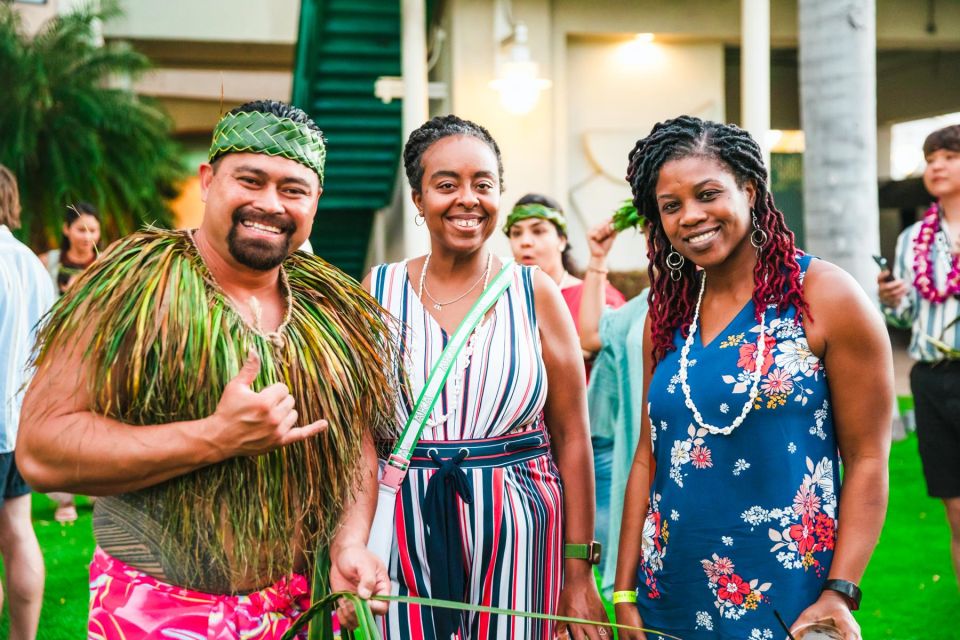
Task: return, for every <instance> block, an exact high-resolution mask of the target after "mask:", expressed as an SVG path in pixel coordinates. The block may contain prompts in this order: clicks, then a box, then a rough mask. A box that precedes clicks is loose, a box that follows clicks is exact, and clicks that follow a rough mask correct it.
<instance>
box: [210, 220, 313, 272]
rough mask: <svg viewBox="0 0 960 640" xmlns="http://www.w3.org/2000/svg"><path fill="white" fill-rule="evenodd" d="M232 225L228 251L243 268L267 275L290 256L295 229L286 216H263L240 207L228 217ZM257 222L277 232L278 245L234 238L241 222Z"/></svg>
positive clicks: (257, 240)
mask: <svg viewBox="0 0 960 640" xmlns="http://www.w3.org/2000/svg"><path fill="white" fill-rule="evenodd" d="M231 219H232V221H233V225H232V226H231V227H230V232H229V233H228V234H227V248H228V249H229V250H230V255H231V256H233V259H234V260H236V261H237V262H239V263H240V264H242V265H243V266H245V267H250V268H251V269H256V270H257V271H269V270H270V269H274V268H276V267H278V266H280V264H281V263H282V262H283V261H284V260H286V259H287V256H288V255H290V245H291V244H292V242H293V233H294V231H296V230H297V225H296V224H295V223H294V221H293V220H292V219H291V218H290V217H289V216H286V215H282V216H281V215H276V214H270V215H262V214H259V213H256V212H254V211H251V210H250V209H248V208H245V207H241V208H239V209H235V210H234V212H233V215H232V216H231ZM244 221H246V222H257V223H259V224H262V225H266V226H269V227H276V228H278V229H280V233H281V235H279V236H277V238H278V239H279V240H281V242H270V241H269V240H266V239H263V240H261V239H259V238H239V237H237V228H238V227H239V226H240V225H241V223H242V222H244Z"/></svg>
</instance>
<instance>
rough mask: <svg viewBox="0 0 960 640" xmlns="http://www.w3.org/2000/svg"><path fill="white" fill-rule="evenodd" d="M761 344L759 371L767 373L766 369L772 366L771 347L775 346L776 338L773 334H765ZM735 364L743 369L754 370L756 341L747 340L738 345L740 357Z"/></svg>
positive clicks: (755, 367) (763, 373) (755, 366)
mask: <svg viewBox="0 0 960 640" xmlns="http://www.w3.org/2000/svg"><path fill="white" fill-rule="evenodd" d="M763 345H764V346H763V365H762V366H761V367H760V373H761V374H762V375H767V371H769V370H770V367H771V366H773V348H774V347H775V346H777V339H776V338H774V337H773V336H767V335H765V336H764V337H763ZM737 366H738V367H740V368H741V369H743V370H744V371H749V372H753V371H756V369H757V343H755V342H747V343H745V344H742V345H740V359H739V360H737Z"/></svg>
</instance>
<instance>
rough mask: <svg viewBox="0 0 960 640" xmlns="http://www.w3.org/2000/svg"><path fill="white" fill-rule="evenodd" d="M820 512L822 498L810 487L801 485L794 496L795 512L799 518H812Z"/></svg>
mask: <svg viewBox="0 0 960 640" xmlns="http://www.w3.org/2000/svg"><path fill="white" fill-rule="evenodd" d="M818 511H820V496H818V495H817V492H816V490H815V489H813V488H812V487H811V486H810V485H807V484H804V485H801V486H800V489H799V490H798V491H797V493H796V495H795V496H793V512H794V513H795V514H797V515H798V516H806V517H810V516H812V515H814V514H815V513H817V512H818Z"/></svg>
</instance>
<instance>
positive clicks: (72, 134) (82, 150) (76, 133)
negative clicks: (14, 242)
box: [0, 2, 183, 250]
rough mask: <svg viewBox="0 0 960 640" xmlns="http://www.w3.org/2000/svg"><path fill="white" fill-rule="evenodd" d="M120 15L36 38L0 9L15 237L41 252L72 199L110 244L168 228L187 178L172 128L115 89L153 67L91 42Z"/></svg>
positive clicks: (106, 13) (0, 126)
mask: <svg viewBox="0 0 960 640" xmlns="http://www.w3.org/2000/svg"><path fill="white" fill-rule="evenodd" d="M117 13H118V10H117V8H116V4H115V3H113V2H109V3H104V7H103V8H102V9H99V10H98V9H95V8H93V6H92V5H88V6H87V7H85V8H82V9H80V10H78V11H76V12H74V13H70V14H64V15H60V16H57V17H55V18H53V19H51V20H49V21H48V22H47V23H46V24H44V25H43V27H42V28H41V30H40V31H39V33H38V34H37V35H36V36H35V37H33V38H31V37H29V36H27V35H26V34H25V32H24V30H23V26H22V23H21V20H20V16H19V15H18V13H17V12H16V11H14V10H13V8H12V7H11V6H10V4H9V3H0V79H2V81H0V84H2V86H3V98H2V99H0V141H2V142H0V163H2V164H4V165H6V166H7V167H9V168H10V169H11V171H13V172H14V173H15V174H16V175H17V178H18V181H19V185H20V192H21V200H22V204H23V216H22V218H23V220H22V222H23V227H22V229H21V230H20V232H19V235H20V236H21V237H22V238H23V239H25V240H26V241H28V242H29V243H30V244H31V245H32V246H33V247H34V248H35V249H37V250H42V249H45V248H48V247H51V246H53V245H54V244H55V241H56V239H57V238H59V236H60V228H61V226H62V213H63V210H64V206H65V205H66V204H67V203H69V202H73V201H76V200H86V201H89V202H92V203H94V204H95V205H97V206H98V208H99V209H100V211H101V213H102V223H103V227H104V235H105V237H107V238H116V237H118V236H120V235H125V234H127V233H130V232H131V231H133V230H135V229H136V228H138V227H140V226H142V225H143V224H144V223H152V224H156V225H160V226H166V225H167V224H168V223H169V221H170V218H171V216H170V210H169V207H168V206H167V199H169V198H171V197H173V196H174V195H175V189H174V183H175V181H176V180H177V179H178V178H179V177H180V176H181V175H182V173H183V167H182V165H181V162H180V159H179V152H178V147H177V145H176V144H175V143H174V142H173V140H171V138H170V129H171V125H170V119H169V118H168V116H167V115H166V114H165V113H164V111H163V110H162V109H161V108H160V107H159V106H158V105H157V104H155V103H154V102H152V101H150V100H148V99H145V98H143V97H140V96H137V95H136V94H134V93H133V92H132V91H131V90H130V89H129V88H124V87H121V86H119V84H120V82H124V85H125V86H126V87H128V86H129V82H126V80H127V79H132V78H133V77H136V76H137V75H138V74H140V73H142V72H143V71H144V70H146V69H147V68H149V61H148V60H147V59H146V57H144V56H143V55H141V54H139V53H137V52H135V51H133V50H132V49H130V48H129V47H128V46H126V45H124V44H122V43H108V44H107V45H100V44H99V43H98V39H97V38H96V36H95V33H96V30H95V27H96V25H97V21H98V20H106V19H109V18H110V17H112V16H115V15H116V14H117Z"/></svg>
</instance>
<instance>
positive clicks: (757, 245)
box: [750, 209, 767, 251]
mask: <svg viewBox="0 0 960 640" xmlns="http://www.w3.org/2000/svg"><path fill="white" fill-rule="evenodd" d="M750 217H751V219H752V220H753V231H751V232H750V244H752V245H753V248H754V249H756V250H757V251H759V250H760V249H762V248H763V245H765V244H767V232H766V231H764V230H763V229H761V228H760V225H758V224H757V210H756V209H751V210H750Z"/></svg>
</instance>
